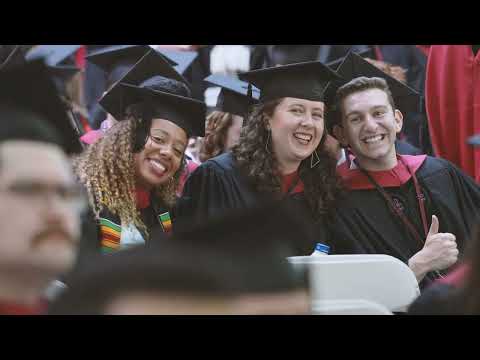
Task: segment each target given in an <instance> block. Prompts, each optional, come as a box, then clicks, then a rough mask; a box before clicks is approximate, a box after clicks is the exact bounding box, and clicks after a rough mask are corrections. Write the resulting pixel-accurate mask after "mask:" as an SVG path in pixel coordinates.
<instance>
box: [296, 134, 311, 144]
mask: <svg viewBox="0 0 480 360" xmlns="http://www.w3.org/2000/svg"><path fill="white" fill-rule="evenodd" d="M293 136H295V137H296V138H297V139H299V140H303V141H307V142H308V141H310V140H312V137H313V136H312V135H308V134H299V133H295V134H293Z"/></svg>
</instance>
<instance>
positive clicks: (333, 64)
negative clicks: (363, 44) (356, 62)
mask: <svg viewBox="0 0 480 360" xmlns="http://www.w3.org/2000/svg"><path fill="white" fill-rule="evenodd" d="M354 52H355V53H356V54H358V55H360V56H361V57H362V58H374V55H375V54H374V51H373V49H372V48H370V49H367V50H362V51H358V52H357V51H354ZM343 60H345V56H343V57H341V58H339V59H337V60H334V61H331V62H329V63H327V66H328V67H329V68H330V69H332V70H337V69H338V67H339V66H340V64H341V63H342V62H343Z"/></svg>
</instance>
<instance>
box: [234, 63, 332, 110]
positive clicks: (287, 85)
mask: <svg viewBox="0 0 480 360" xmlns="http://www.w3.org/2000/svg"><path fill="white" fill-rule="evenodd" d="M239 78H240V79H241V80H244V81H247V82H249V83H250V84H253V85H255V86H256V87H257V88H259V89H260V101H261V102H266V101H270V100H275V99H279V98H283V97H293V98H299V99H306V100H312V101H324V92H325V87H326V85H327V84H328V83H329V82H330V81H332V80H336V79H340V78H339V76H338V75H337V74H336V73H335V72H334V71H332V70H331V69H330V68H329V67H328V66H326V65H324V64H322V63H321V62H319V61H309V62H302V63H296V64H288V65H283V66H276V67H269V68H265V69H260V70H253V71H249V72H244V73H241V74H239Z"/></svg>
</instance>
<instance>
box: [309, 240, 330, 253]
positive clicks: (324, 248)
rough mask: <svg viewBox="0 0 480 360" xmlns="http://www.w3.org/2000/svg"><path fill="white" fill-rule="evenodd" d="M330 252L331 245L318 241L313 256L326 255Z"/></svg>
mask: <svg viewBox="0 0 480 360" xmlns="http://www.w3.org/2000/svg"><path fill="white" fill-rule="evenodd" d="M329 252H330V246H328V245H325V244H322V243H317V245H315V251H314V252H313V253H312V255H311V256H324V255H328V253H329Z"/></svg>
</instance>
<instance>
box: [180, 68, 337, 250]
mask: <svg viewBox="0 0 480 360" xmlns="http://www.w3.org/2000/svg"><path fill="white" fill-rule="evenodd" d="M336 77H337V76H336V74H335V73H334V72H333V71H331V70H330V69H328V68H327V67H326V66H325V65H323V64H322V63H320V62H309V63H300V64H292V65H286V66H279V67H275V68H267V69H262V70H256V71H251V72H249V73H245V74H242V75H240V78H241V79H242V80H246V81H249V82H250V84H253V85H255V86H256V87H257V88H259V89H260V91H261V96H260V99H259V104H258V105H256V106H255V107H254V108H253V110H252V112H251V114H250V115H249V116H248V117H247V119H246V123H245V125H244V127H243V129H242V132H241V135H240V140H239V143H238V145H236V146H235V147H233V149H232V151H231V152H228V153H225V154H223V155H220V156H218V157H215V158H213V159H210V160H208V161H207V162H205V163H204V164H202V165H201V166H200V167H199V168H198V169H197V170H196V171H195V172H194V173H193V174H192V175H191V176H190V178H189V180H188V181H187V183H186V185H185V189H184V194H183V197H182V199H181V201H180V203H179V205H178V217H179V218H183V219H185V220H187V219H191V218H192V217H193V218H194V219H195V220H197V221H198V220H200V221H201V220H203V219H204V218H206V217H215V216H218V215H220V214H222V213H224V212H225V211H227V210H229V209H238V208H246V207H251V206H253V205H254V204H255V203H257V202H258V201H261V199H262V198H272V197H273V198H276V199H292V200H294V201H295V203H297V204H299V205H301V208H302V211H305V218H306V219H307V221H308V222H309V223H310V224H315V225H318V226H317V227H316V229H317V230H318V231H317V232H316V234H315V238H316V241H319V240H320V239H321V238H322V230H321V229H322V227H323V226H321V223H322V220H323V218H324V215H326V214H327V212H328V210H329V208H330V207H331V205H332V203H333V201H334V200H335V198H336V194H337V192H338V189H339V185H338V180H337V177H336V175H335V160H334V159H333V158H331V157H330V155H328V153H327V152H326V150H325V148H324V144H325V139H326V131H325V129H324V111H325V108H324V102H323V91H324V89H325V86H326V84H327V83H328V82H329V81H331V80H334V79H336ZM299 241H303V243H297V245H298V246H297V248H296V250H295V254H310V253H311V252H312V251H313V248H314V246H315V244H314V243H311V242H310V240H307V239H300V240H299ZM292 255H293V254H292Z"/></svg>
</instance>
